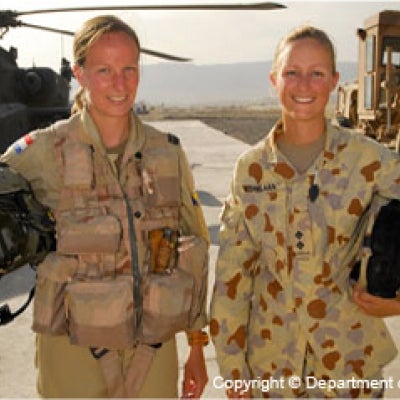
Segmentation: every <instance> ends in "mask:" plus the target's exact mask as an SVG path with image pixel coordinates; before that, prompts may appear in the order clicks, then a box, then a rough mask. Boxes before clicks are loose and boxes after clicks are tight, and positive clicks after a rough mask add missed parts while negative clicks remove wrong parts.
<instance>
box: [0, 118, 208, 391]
mask: <svg viewBox="0 0 400 400" xmlns="http://www.w3.org/2000/svg"><path fill="white" fill-rule="evenodd" d="M81 122H82V124H81V132H82V135H83V137H82V140H84V141H85V142H88V143H92V144H93V145H94V146H96V147H99V148H100V149H102V153H103V154H104V155H105V157H106V150H105V149H104V146H103V144H102V141H101V138H100V135H99V133H98V131H97V128H96V126H95V124H94V123H93V121H92V119H91V118H90V116H89V114H88V113H87V112H86V111H83V112H82V114H81ZM145 140H146V128H145V127H144V126H143V125H142V123H141V122H140V120H139V119H138V118H137V117H136V116H135V115H134V114H132V116H131V132H130V135H129V138H128V141H127V144H126V146H125V154H135V153H136V152H138V151H140V150H141V148H142V147H143V144H144V142H145ZM176 151H177V153H178V155H179V165H180V171H181V202H182V205H181V207H180V228H181V230H182V234H184V235H198V236H200V237H202V238H203V239H205V240H206V241H207V242H208V243H209V235H208V230H207V226H206V223H205V220H204V217H203V214H202V211H201V208H200V205H199V202H198V200H197V197H196V193H195V189H194V182H193V177H192V174H191V170H190V167H189V165H188V162H187V159H186V156H185V154H184V152H183V150H182V148H181V146H180V145H179V146H178V145H177V146H176ZM1 161H3V162H7V163H8V164H10V165H11V166H12V167H13V168H14V169H16V170H17V171H18V172H20V173H21V174H22V175H23V176H24V177H25V178H26V179H27V180H28V181H30V183H31V185H32V189H33V191H34V192H35V195H36V197H37V199H38V200H39V201H41V202H42V203H43V204H45V205H47V206H49V207H50V208H51V209H53V210H55V209H57V205H58V201H59V199H60V192H61V186H62V177H61V175H60V171H59V169H58V166H57V161H56V156H55V150H54V135H53V134H52V129H51V127H50V128H47V129H43V130H38V131H35V132H32V133H29V134H28V135H26V136H25V137H23V138H21V139H20V140H18V141H17V142H15V143H14V144H13V145H11V146H10V147H9V148H8V149H7V151H6V153H5V154H3V155H2V157H1ZM109 162H110V164H111V167H112V168H113V170H114V173H115V175H116V176H118V172H117V166H116V165H115V160H113V159H112V157H110V158H109ZM120 168H122V171H123V168H124V165H123V164H121V165H120ZM126 176H127V174H126V173H121V174H120V177H121V178H120V179H119V180H120V184H121V186H122V187H124V185H125V182H124V177H125V178H126ZM205 324H206V310H205V309H204V310H203V312H202V314H201V315H200V316H199V318H198V319H197V320H196V322H195V325H194V326H193V329H200V328H202V327H203V326H204V325H205ZM123 353H124V354H122V352H121V357H122V359H123V360H124V364H123V365H126V366H128V365H129V360H130V359H131V357H132V353H133V351H131V350H127V351H124V352H123ZM36 364H37V366H38V369H39V377H38V391H39V393H40V394H41V395H42V396H44V397H54V398H66V397H81V398H83V397H106V396H107V391H106V387H105V385H104V382H103V378H102V374H101V371H100V368H99V366H98V364H97V362H96V360H95V359H94V358H93V357H92V355H91V353H90V351H89V349H87V348H85V347H79V346H74V345H71V344H70V343H69V339H68V338H67V337H66V336H48V335H43V334H38V335H37V357H36ZM177 378H178V363H177V355H176V345H175V341H174V340H171V341H169V342H167V343H164V344H163V346H162V347H161V348H160V349H159V350H158V351H157V353H156V356H155V358H154V360H153V363H152V367H151V369H150V372H149V374H148V376H147V379H146V381H145V383H144V386H143V388H142V390H141V392H140V396H142V397H176V395H177ZM155 383H157V384H156V385H155Z"/></svg>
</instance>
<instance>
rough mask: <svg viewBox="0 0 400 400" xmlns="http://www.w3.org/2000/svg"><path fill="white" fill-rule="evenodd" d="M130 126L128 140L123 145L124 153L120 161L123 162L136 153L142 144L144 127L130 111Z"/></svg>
mask: <svg viewBox="0 0 400 400" xmlns="http://www.w3.org/2000/svg"><path fill="white" fill-rule="evenodd" d="M130 118H131V120H130V126H131V130H130V132H129V138H128V142H127V144H126V147H125V153H124V156H123V159H122V163H123V164H125V163H126V162H127V161H128V160H129V158H130V157H131V156H132V155H135V154H137V153H138V152H140V150H141V149H142V148H143V146H144V142H145V134H144V127H143V124H142V122H141V121H140V119H139V118H138V117H137V115H135V113H134V112H133V111H132V113H131V115H130Z"/></svg>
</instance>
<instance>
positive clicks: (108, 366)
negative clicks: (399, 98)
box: [2, 16, 209, 398]
mask: <svg viewBox="0 0 400 400" xmlns="http://www.w3.org/2000/svg"><path fill="white" fill-rule="evenodd" d="M139 53H140V45H139V41H138V38H137V36H136V34H135V32H134V31H133V30H132V29H131V28H130V27H129V26H128V25H127V24H125V23H124V22H122V21H121V20H120V19H118V18H116V17H113V16H101V17H96V18H93V19H90V20H88V21H87V22H85V23H84V25H83V27H82V28H81V29H80V30H79V31H78V32H77V33H76V34H75V38H74V58H75V65H74V67H73V73H74V75H75V78H76V79H77V80H78V82H79V84H80V85H81V90H80V91H79V92H78V94H77V96H76V99H75V104H74V108H73V110H74V115H73V116H72V117H71V119H69V120H67V121H61V122H59V123H57V124H55V125H53V126H51V127H49V128H47V129H44V130H39V131H35V132H32V133H29V134H28V135H26V136H25V137H24V138H23V139H21V140H19V141H17V142H16V143H14V144H13V145H11V146H10V148H9V149H8V150H7V152H6V153H5V154H4V155H3V156H2V161H5V162H7V163H9V164H10V165H11V166H12V167H13V168H14V169H16V170H17V171H18V172H20V173H21V174H22V175H23V176H24V177H25V178H26V179H28V180H29V182H30V183H31V185H32V188H33V190H34V192H35V194H36V196H37V198H38V200H39V201H41V202H42V203H43V204H45V205H47V206H48V207H50V209H51V210H52V211H53V213H54V215H55V218H56V231H57V251H55V252H53V253H50V254H49V255H48V256H47V257H46V259H45V260H44V262H43V263H42V264H41V265H40V266H39V268H38V277H37V285H36V286H37V290H36V296H35V304H34V323H33V328H34V330H35V331H37V332H38V335H37V355H36V364H37V367H38V392H39V394H40V395H41V396H44V397H54V398H67V397H81V398H94V397H151V398H155V397H168V398H173V397H177V393H178V390H177V379H178V361H177V349H176V343H175V337H174V333H175V331H179V330H186V331H187V336H188V340H189V344H190V352H189V355H188V359H187V362H186V364H185V370H184V382H183V387H182V395H183V397H194V398H198V397H200V395H201V393H202V391H203V389H204V386H205V384H206V383H207V373H206V368H205V361H204V356H203V349H202V347H203V345H204V344H205V343H206V342H207V337H206V334H205V333H204V332H202V331H201V329H202V328H203V327H204V326H205V324H206V315H205V298H206V286H207V251H208V250H207V249H208V242H209V237H208V231H207V227H206V225H205V221H204V218H203V214H202V211H201V209H200V206H199V203H198V201H197V199H196V195H195V191H194V184H193V178H192V175H191V171H190V168H189V166H188V163H187V160H186V157H185V154H184V152H183V150H182V148H181V146H180V144H179V139H178V138H176V137H175V136H173V135H166V134H162V133H160V132H158V131H156V130H155V129H152V128H150V127H148V126H145V125H143V124H142V123H141V121H140V120H139V119H138V118H137V117H136V116H135V115H134V113H133V112H132V106H133V103H134V100H135V96H136V91H137V87H138V83H139ZM157 235H158V236H157ZM160 235H161V236H160ZM177 236H179V239H177ZM163 243H166V246H164V247H163ZM161 249H162V250H161ZM178 254H179V255H178ZM177 265H178V267H176V266H177ZM188 305H192V308H191V309H189V306H188ZM193 305H194V307H193ZM65 315H66V316H67V317H66V318H65Z"/></svg>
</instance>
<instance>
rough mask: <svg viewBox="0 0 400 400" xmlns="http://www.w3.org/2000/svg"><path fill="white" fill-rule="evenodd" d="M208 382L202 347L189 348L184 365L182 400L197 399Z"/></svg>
mask: <svg viewBox="0 0 400 400" xmlns="http://www.w3.org/2000/svg"><path fill="white" fill-rule="evenodd" d="M207 382H208V376H207V369H206V362H205V360H204V353H203V345H201V344H195V345H193V346H190V353H189V357H188V359H187V361H186V364H185V369H184V376H183V384H182V398H183V399H198V398H200V396H201V394H202V393H203V390H204V388H205V386H206V384H207Z"/></svg>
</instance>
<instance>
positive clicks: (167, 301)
mask: <svg viewBox="0 0 400 400" xmlns="http://www.w3.org/2000/svg"><path fill="white" fill-rule="evenodd" d="M193 285H194V282H193V278H192V276H191V275H190V274H188V273H187V272H185V271H182V270H180V269H177V268H176V269H174V270H173V271H172V273H170V274H149V275H147V277H146V280H145V284H144V291H143V314H142V329H141V335H142V337H141V342H142V343H145V344H155V343H160V342H164V341H167V340H169V339H171V338H172V337H173V336H174V335H175V333H176V332H179V331H181V330H184V329H186V328H187V327H188V324H189V313H190V305H191V303H192V294H193Z"/></svg>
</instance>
